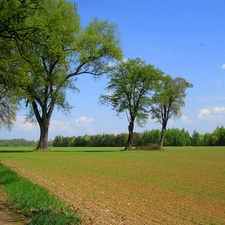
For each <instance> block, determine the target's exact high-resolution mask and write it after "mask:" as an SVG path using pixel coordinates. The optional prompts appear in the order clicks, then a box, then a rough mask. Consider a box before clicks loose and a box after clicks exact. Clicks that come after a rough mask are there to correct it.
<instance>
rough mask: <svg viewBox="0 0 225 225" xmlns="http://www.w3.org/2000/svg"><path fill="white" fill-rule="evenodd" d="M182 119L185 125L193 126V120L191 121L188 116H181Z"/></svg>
mask: <svg viewBox="0 0 225 225" xmlns="http://www.w3.org/2000/svg"><path fill="white" fill-rule="evenodd" d="M181 119H182V120H183V122H184V123H186V124H192V123H193V120H190V119H189V118H188V117H187V116H185V115H182V116H181Z"/></svg>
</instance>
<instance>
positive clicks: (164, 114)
mask: <svg viewBox="0 0 225 225" xmlns="http://www.w3.org/2000/svg"><path fill="white" fill-rule="evenodd" d="M191 87H193V85H192V84H190V83H189V82H187V81H186V80H185V79H184V78H182V77H177V78H174V79H173V78H172V77H171V76H169V75H167V76H165V77H164V78H163V79H162V81H161V83H160V84H159V86H158V89H157V90H156V93H155V94H154V95H153V98H152V103H153V104H152V105H151V110H150V112H151V115H152V119H155V120H156V122H159V123H160V124H161V125H162V129H161V141H160V142H161V143H160V145H161V146H163V142H164V137H165V131H166V127H167V122H168V120H169V119H171V118H179V117H180V116H181V107H183V106H185V102H184V99H185V97H186V95H187V94H186V92H185V91H186V89H187V88H191Z"/></svg>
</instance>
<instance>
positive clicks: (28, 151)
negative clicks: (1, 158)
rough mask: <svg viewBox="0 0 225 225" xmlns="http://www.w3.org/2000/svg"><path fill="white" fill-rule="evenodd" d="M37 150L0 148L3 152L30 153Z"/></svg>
mask: <svg viewBox="0 0 225 225" xmlns="http://www.w3.org/2000/svg"><path fill="white" fill-rule="evenodd" d="M35 151H37V150H0V154H1V153H30V152H35Z"/></svg>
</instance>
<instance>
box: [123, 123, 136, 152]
mask: <svg viewBox="0 0 225 225" xmlns="http://www.w3.org/2000/svg"><path fill="white" fill-rule="evenodd" d="M128 132H129V134H128V140H127V145H126V147H125V149H124V150H131V149H132V142H133V137H134V121H133V120H132V121H131V122H130V124H129V126H128Z"/></svg>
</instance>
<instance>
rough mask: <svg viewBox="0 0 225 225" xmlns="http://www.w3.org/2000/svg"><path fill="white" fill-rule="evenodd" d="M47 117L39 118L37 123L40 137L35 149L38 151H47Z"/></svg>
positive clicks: (48, 121)
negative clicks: (39, 120)
mask: <svg viewBox="0 0 225 225" xmlns="http://www.w3.org/2000/svg"><path fill="white" fill-rule="evenodd" d="M49 123H50V120H49V119H47V118H46V119H43V118H42V119H41V122H40V123H39V127H40V139H39V143H38V146H37V150H39V151H48V129H49Z"/></svg>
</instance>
